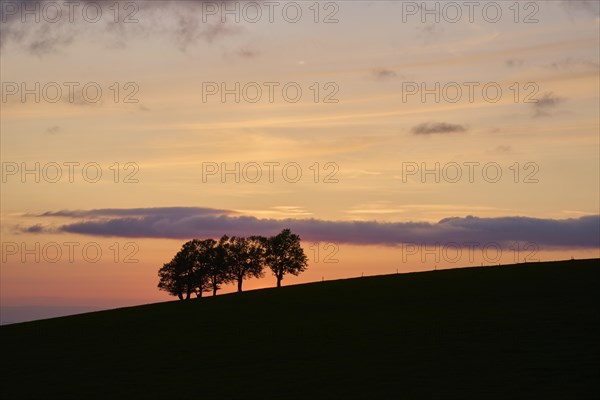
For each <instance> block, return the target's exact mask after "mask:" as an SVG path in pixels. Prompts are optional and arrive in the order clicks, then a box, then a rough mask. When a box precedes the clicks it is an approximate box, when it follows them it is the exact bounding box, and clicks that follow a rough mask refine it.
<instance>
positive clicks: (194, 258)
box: [158, 229, 308, 300]
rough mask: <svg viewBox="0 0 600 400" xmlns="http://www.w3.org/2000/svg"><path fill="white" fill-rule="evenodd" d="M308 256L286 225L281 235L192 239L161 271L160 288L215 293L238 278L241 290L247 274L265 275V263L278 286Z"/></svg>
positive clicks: (303, 265)
mask: <svg viewBox="0 0 600 400" xmlns="http://www.w3.org/2000/svg"><path fill="white" fill-rule="evenodd" d="M307 264H308V258H307V257H306V255H305V254H304V250H303V249H302V247H301V246H300V237H299V236H298V235H296V234H293V233H291V231H290V230H289V229H284V230H283V231H281V233H279V234H278V235H275V236H271V237H269V238H265V237H263V236H250V237H247V238H245V237H235V236H233V237H231V238H230V237H228V236H226V235H225V236H223V237H221V239H219V240H218V241H217V240H214V239H204V240H200V239H193V240H190V241H188V242H186V243H184V244H183V246H182V247H181V250H179V251H178V252H177V254H175V256H174V257H173V259H172V260H171V261H169V262H168V263H166V264H164V265H163V266H162V268H160V269H159V271H158V276H159V278H160V279H159V282H158V288H159V289H160V290H164V291H166V292H168V293H169V294H171V295H173V296H177V297H179V299H181V300H183V299H189V298H190V295H191V294H192V293H193V294H195V295H196V296H197V297H202V293H203V292H208V291H212V293H213V295H216V294H217V290H219V289H220V288H221V285H224V284H227V283H231V282H237V287H238V291H239V292H241V291H242V283H243V281H244V279H248V278H262V277H263V276H264V269H265V267H267V268H269V269H270V270H271V272H273V275H274V276H275V277H276V278H277V287H279V286H281V281H282V279H283V276H284V275H285V274H292V275H299V274H300V273H301V272H303V271H304V270H306V266H307Z"/></svg>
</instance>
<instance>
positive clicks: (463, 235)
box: [23, 207, 600, 248]
mask: <svg viewBox="0 0 600 400" xmlns="http://www.w3.org/2000/svg"><path fill="white" fill-rule="evenodd" d="M38 217H40V218H50V217H62V218H69V219H77V220H78V221H76V222H71V223H66V224H64V225H61V226H59V227H58V228H52V230H58V231H59V232H69V233H77V234H83V235H94V236H118V237H131V238H169V239H189V238H194V237H196V238H203V237H217V236H220V235H222V234H228V235H243V236H247V235H253V234H260V235H272V234H275V233H277V232H279V231H280V230H281V229H283V228H290V229H292V230H293V231H294V232H296V233H298V234H300V236H301V237H302V238H303V239H304V240H308V241H321V242H337V243H348V244H357V245H385V246H393V245H398V244H400V243H418V244H432V245H435V244H442V245H443V244H448V243H458V244H459V245H462V244H464V243H469V242H477V243H498V244H500V245H506V246H509V245H510V244H511V243H514V242H533V243H535V244H537V245H538V246H540V247H551V248H598V247H600V215H593V216H585V217H581V218H571V219H562V220H556V219H540V218H529V217H497V218H479V217H473V216H468V217H460V218H459V217H454V218H446V219H443V220H441V221H439V222H437V223H429V222H376V221H327V220H319V219H284V220H276V219H259V218H256V217H251V216H243V215H239V214H238V213H236V212H234V211H229V210H219V209H211V208H196V207H187V208H186V207H168V208H137V209H104V210H79V211H69V210H65V211H59V212H48V213H44V214H40V215H39V216H38ZM23 230H24V231H27V230H28V229H27V228H25V229H23ZM47 230H48V228H46V229H40V226H39V224H37V225H35V226H34V227H33V229H31V230H29V232H31V233H42V232H44V231H47Z"/></svg>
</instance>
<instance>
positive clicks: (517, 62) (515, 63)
mask: <svg viewBox="0 0 600 400" xmlns="http://www.w3.org/2000/svg"><path fill="white" fill-rule="evenodd" d="M523 64H525V60H523V59H520V58H511V59H508V60H506V66H507V67H509V68H513V67H515V68H516V67H521V66H522V65H523Z"/></svg>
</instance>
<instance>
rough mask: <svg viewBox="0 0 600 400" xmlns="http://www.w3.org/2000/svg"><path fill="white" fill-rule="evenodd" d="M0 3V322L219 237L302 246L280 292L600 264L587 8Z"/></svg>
mask: <svg viewBox="0 0 600 400" xmlns="http://www.w3.org/2000/svg"><path fill="white" fill-rule="evenodd" d="M0 3H1V9H0V10H1V11H0V12H1V14H0V18H1V25H0V51H1V57H0V78H1V82H2V93H1V96H2V99H1V103H0V107H1V108H0V117H1V118H0V129H1V138H0V144H1V150H0V156H1V165H2V189H1V194H0V200H1V204H0V218H1V221H2V227H1V230H0V233H1V234H2V239H1V242H2V249H1V250H2V255H1V257H2V260H1V261H2V267H1V269H0V278H1V282H0V300H1V306H2V321H1V322H2V323H10V322H17V321H21V320H26V319H35V318H41V317H44V316H53V315H61V314H66V313H71V312H80V311H82V310H83V311H85V310H91V309H101V308H111V307H118V306H126V305H131V304H143V303H148V302H156V301H165V300H169V299H171V298H170V297H169V296H168V295H167V294H165V293H163V292H159V291H158V289H157V288H156V284H157V282H158V278H157V270H158V269H159V268H160V267H161V266H162V264H163V263H165V262H167V261H169V260H170V259H171V258H172V256H173V255H174V254H175V252H177V250H178V249H179V248H180V246H181V245H182V244H183V242H185V241H186V240H189V239H191V238H208V237H214V238H216V237H220V236H221V235H223V234H227V235H229V236H232V235H252V234H261V235H265V236H268V235H274V234H276V233H278V232H279V231H281V230H282V229H284V228H290V229H292V231H293V232H296V233H298V234H300V237H301V238H302V243H303V247H304V249H305V252H306V254H307V256H308V257H309V268H308V270H307V271H306V272H305V273H303V274H302V275H300V276H298V277H287V276H286V277H285V278H284V280H283V284H284V285H289V284H296V283H303V282H313V281H319V280H328V279H340V278H349V277H356V276H361V275H365V276H366V275H378V274H387V273H397V272H411V271H425V270H431V269H435V268H456V267H465V266H478V265H496V264H507V263H514V262H524V261H538V260H539V261H544V260H557V259H569V258H571V257H575V258H592V257H599V256H600V186H599V182H600V177H599V171H600V165H599V164H600V161H599V160H600V138H599V135H600V133H599V130H600V122H599V111H598V110H599V109H600V104H599V93H600V77H599V72H600V55H599V48H600V16H599V15H600V10H599V3H598V2H596V1H537V2H532V1H518V2H517V1H497V2H492V1H483V2H462V1H458V2H436V1H427V2H423V1H419V2H408V1H296V2H291V1H272V2H263V1H258V2H251V1H250V2H247V1H243V2H236V1H229V2H211V1H204V2H202V1H196V2H193V1H168V2H167V1H118V2H114V1H110V2H105V1H81V0H80V1H78V2H76V3H68V4H67V3H64V2H56V1H33V0H30V1H21V0H20V1H5V0H2V1H1V2H0ZM274 284H275V278H274V277H273V276H271V275H270V274H269V273H267V274H266V276H265V278H263V279H260V280H257V279H253V280H250V281H248V282H246V283H245V287H246V288H248V289H251V288H262V287H270V286H273V285H274ZM233 290H235V288H234V287H233V285H232V286H231V287H226V288H224V290H223V292H229V291H233Z"/></svg>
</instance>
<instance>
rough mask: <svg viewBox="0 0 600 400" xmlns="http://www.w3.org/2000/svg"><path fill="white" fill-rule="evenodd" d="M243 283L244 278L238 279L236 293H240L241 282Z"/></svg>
mask: <svg viewBox="0 0 600 400" xmlns="http://www.w3.org/2000/svg"><path fill="white" fill-rule="evenodd" d="M243 281H244V278H238V292H241V291H242V282H243Z"/></svg>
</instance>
